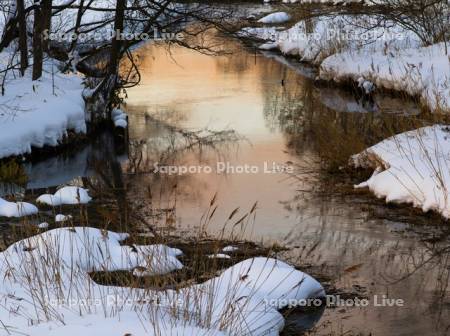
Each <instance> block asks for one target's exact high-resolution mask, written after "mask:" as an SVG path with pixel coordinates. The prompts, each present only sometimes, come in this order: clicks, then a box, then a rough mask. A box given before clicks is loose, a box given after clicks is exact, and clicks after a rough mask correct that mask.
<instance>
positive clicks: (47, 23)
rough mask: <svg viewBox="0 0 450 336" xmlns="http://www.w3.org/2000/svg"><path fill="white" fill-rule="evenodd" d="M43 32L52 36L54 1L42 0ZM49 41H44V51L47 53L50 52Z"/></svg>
mask: <svg viewBox="0 0 450 336" xmlns="http://www.w3.org/2000/svg"><path fill="white" fill-rule="evenodd" d="M41 4H42V5H41V7H42V13H41V14H42V30H43V31H47V34H50V32H51V27H52V0H42V1H41ZM49 42H50V41H49V39H43V40H42V49H43V50H44V51H45V52H48V50H49Z"/></svg>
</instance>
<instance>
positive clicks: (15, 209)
mask: <svg viewBox="0 0 450 336" xmlns="http://www.w3.org/2000/svg"><path fill="white" fill-rule="evenodd" d="M38 212H39V210H38V208H37V207H36V206H34V205H33V204H30V203H26V202H8V201H7V200H4V199H3V198H1V197H0V216H5V217H23V216H28V215H34V214H37V213H38Z"/></svg>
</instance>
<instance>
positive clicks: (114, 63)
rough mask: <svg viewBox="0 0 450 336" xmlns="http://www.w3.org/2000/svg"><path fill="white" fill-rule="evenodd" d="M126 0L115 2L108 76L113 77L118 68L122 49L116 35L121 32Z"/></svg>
mask: <svg viewBox="0 0 450 336" xmlns="http://www.w3.org/2000/svg"><path fill="white" fill-rule="evenodd" d="M125 6H126V0H117V2H116V17H115V20H114V33H115V34H114V38H113V40H112V43H111V54H110V60H109V74H110V75H112V76H115V75H116V74H117V71H118V67H119V59H120V56H121V55H120V54H121V48H122V41H121V39H120V37H119V36H117V35H118V33H122V32H123V24H124V23H123V22H124V17H125Z"/></svg>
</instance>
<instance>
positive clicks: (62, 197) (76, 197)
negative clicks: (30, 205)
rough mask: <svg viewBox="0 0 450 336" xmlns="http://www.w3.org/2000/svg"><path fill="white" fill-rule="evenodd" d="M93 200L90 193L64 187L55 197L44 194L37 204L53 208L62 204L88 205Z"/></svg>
mask: <svg viewBox="0 0 450 336" xmlns="http://www.w3.org/2000/svg"><path fill="white" fill-rule="evenodd" d="M91 200H92V198H91V197H90V196H89V194H88V192H87V190H86V189H84V188H80V187H73V186H69V187H63V188H61V189H59V190H58V191H57V192H56V193H55V194H54V195H50V194H43V195H41V196H39V197H38V198H37V199H36V202H38V203H43V204H47V205H51V206H58V205H62V204H87V203H89V202H90V201H91Z"/></svg>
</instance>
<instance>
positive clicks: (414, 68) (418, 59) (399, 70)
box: [239, 8, 450, 113]
mask: <svg viewBox="0 0 450 336" xmlns="http://www.w3.org/2000/svg"><path fill="white" fill-rule="evenodd" d="M292 10H294V8H293V9H292ZM288 13H289V11H288V12H287V13H285V15H288ZM269 15H270V14H269ZM261 20H263V21H264V18H262V19H260V21H259V22H261ZM376 22H377V18H376V17H373V16H371V15H370V14H369V15H359V16H353V15H350V14H346V15H343V14H331V15H330V16H329V17H328V16H325V15H324V16H319V17H314V18H311V19H309V20H302V21H300V22H298V23H296V24H294V25H293V26H292V27H291V28H285V27H279V26H270V25H262V26H259V27H247V28H244V29H243V30H242V31H241V32H240V33H239V36H240V37H241V38H250V39H252V40H254V41H255V40H256V42H254V43H256V44H257V46H258V48H259V49H261V50H277V51H279V52H280V53H281V54H282V55H284V56H286V57H292V58H295V59H296V60H298V61H299V62H302V63H306V64H310V65H312V66H314V67H315V68H316V70H317V77H316V80H320V81H328V82H333V83H335V84H337V85H342V84H344V85H346V86H348V85H349V83H351V85H352V86H353V87H355V88H358V89H359V90H360V91H361V94H363V95H367V96H370V95H372V94H373V93H374V92H375V91H380V90H386V91H396V92H401V93H404V94H405V95H407V96H410V97H417V98H418V100H419V101H420V102H421V105H422V106H423V107H424V108H425V109H428V110H430V111H432V112H435V113H449V112H450V76H449V75H448V74H449V73H450V64H449V63H450V62H449V61H448V48H447V46H446V44H445V43H437V44H434V45H431V46H427V47H423V44H422V41H420V39H419V38H418V36H416V35H415V34H414V33H413V32H412V31H409V30H406V29H404V28H403V27H402V26H399V25H396V24H395V23H392V25H391V26H389V27H383V26H377V23H376Z"/></svg>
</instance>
